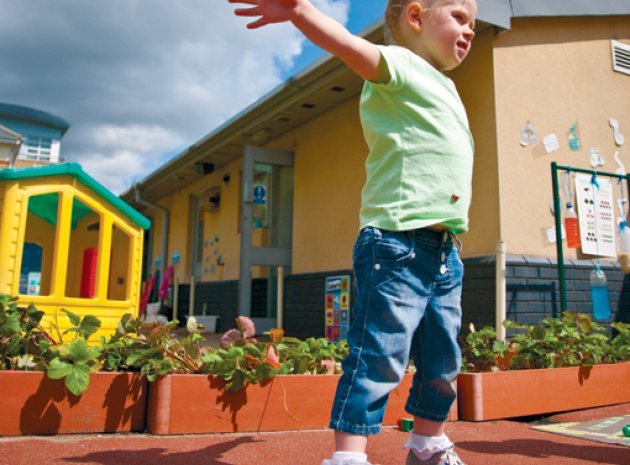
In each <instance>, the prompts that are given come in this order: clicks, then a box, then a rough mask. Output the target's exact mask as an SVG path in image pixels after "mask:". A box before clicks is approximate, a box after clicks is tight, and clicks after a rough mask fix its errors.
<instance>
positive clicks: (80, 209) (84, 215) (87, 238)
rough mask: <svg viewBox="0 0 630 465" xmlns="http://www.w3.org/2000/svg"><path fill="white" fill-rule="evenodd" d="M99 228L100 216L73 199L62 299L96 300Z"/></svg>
mask: <svg viewBox="0 0 630 465" xmlns="http://www.w3.org/2000/svg"><path fill="white" fill-rule="evenodd" d="M100 225H101V219H100V216H99V215H98V214H97V213H96V212H95V211H93V210H92V209H91V208H90V207H88V206H87V205H85V204H84V203H83V202H81V201H80V200H78V199H76V198H75V199H73V201H72V218H71V230H70V245H69V247H68V267H67V270H68V274H67V277H66V297H81V298H85V299H91V298H93V297H96V293H97V292H98V289H97V283H98V262H99V256H98V250H99V235H100V229H101V228H100Z"/></svg>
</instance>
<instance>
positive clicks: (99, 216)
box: [0, 163, 151, 335]
mask: <svg viewBox="0 0 630 465" xmlns="http://www.w3.org/2000/svg"><path fill="white" fill-rule="evenodd" d="M150 225H151V224H150V221H149V220H148V219H147V218H145V217H144V216H142V215H141V214H140V213H138V212H137V211H136V210H134V209H133V208H132V207H130V206H129V205H128V204H127V203H125V202H124V201H122V200H121V199H120V198H118V197H117V196H115V195H114V194H113V193H111V192H110V191H109V190H107V189H106V188H105V187H103V186H102V185H101V184H99V183H98V182H97V181H95V180H94V179H93V178H92V177H91V176H89V175H88V174H87V173H86V172H85V171H83V169H82V168H81V166H80V165H78V164H76V163H68V164H61V165H50V166H45V167H36V168H23V169H7V170H0V293H5V294H10V295H17V296H19V302H20V303H21V304H24V305H27V304H29V303H33V304H35V305H36V306H37V307H38V308H39V309H40V310H42V311H44V312H45V317H44V324H45V325H48V326H49V327H50V325H51V324H52V323H54V324H56V325H57V326H58V328H59V329H60V332H63V331H64V329H66V328H67V327H68V324H69V322H68V318H67V316H66V314H65V313H63V312H60V310H61V309H62V308H63V309H67V310H69V311H71V312H74V313H76V314H79V315H81V316H83V315H87V314H91V315H94V316H96V317H98V318H99V319H100V320H101V322H102V326H101V330H100V334H111V333H112V332H113V331H114V330H115V329H116V326H117V324H118V321H119V319H120V317H121V316H122V315H123V314H125V313H131V314H133V315H134V317H135V316H137V315H138V303H139V298H140V285H141V274H142V242H143V237H144V230H145V229H148V228H149V227H150ZM53 334H56V333H53ZM97 335H98V334H97Z"/></svg>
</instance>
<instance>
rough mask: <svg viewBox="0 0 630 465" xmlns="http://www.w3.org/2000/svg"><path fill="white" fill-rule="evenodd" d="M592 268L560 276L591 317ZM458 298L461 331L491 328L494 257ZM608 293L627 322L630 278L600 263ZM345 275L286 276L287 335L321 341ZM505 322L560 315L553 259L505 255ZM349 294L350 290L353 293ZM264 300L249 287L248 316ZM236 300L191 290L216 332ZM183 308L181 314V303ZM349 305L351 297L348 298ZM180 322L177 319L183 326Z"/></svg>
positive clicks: (581, 264)
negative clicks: (328, 303)
mask: <svg viewBox="0 0 630 465" xmlns="http://www.w3.org/2000/svg"><path fill="white" fill-rule="evenodd" d="M595 265H596V263H595V262H594V261H591V260H567V261H566V262H565V270H566V271H565V275H566V285H567V303H568V308H569V310H572V311H579V312H585V313H590V312H591V295H590V286H589V274H590V272H591V270H593V268H594V267H595ZM464 266H465V273H464V287H463V294H462V310H463V318H462V320H463V321H462V328H463V330H464V331H467V328H468V325H469V324H470V323H474V325H475V326H476V327H477V328H480V327H482V326H485V325H489V326H494V318H495V317H494V312H495V290H494V287H495V258H494V257H493V256H489V257H481V258H469V259H465V260H464ZM601 267H602V269H603V270H604V272H605V273H606V277H607V279H608V287H609V290H610V301H611V307H612V308H611V310H612V312H613V315H612V318H611V321H624V322H628V323H630V276H626V275H625V274H623V273H622V272H621V270H620V268H619V265H618V264H617V263H614V262H602V263H601ZM348 274H351V271H350V270H340V271H331V272H327V273H311V274H301V275H288V276H286V277H285V285H284V326H285V331H286V334H287V335H289V336H295V337H300V338H305V337H310V336H316V337H323V336H324V284H325V279H326V277H329V276H338V275H348ZM506 278H507V289H506V304H507V318H508V319H509V320H512V321H515V322H518V323H527V324H531V323H537V322H539V321H540V320H542V319H543V318H545V317H549V316H552V317H557V316H560V311H561V309H560V290H559V285H558V267H557V262H556V261H555V260H551V259H547V258H538V257H521V256H508V257H507V259H506ZM186 289H187V286H181V285H180V292H179V301H180V310H179V312H180V314H184V315H187V312H188V294H187V290H186ZM353 291H354V290H353ZM266 298H267V284H266V280H263V279H257V280H254V281H253V283H252V315H253V316H264V311H265V308H266ZM237 299H238V282H237V281H224V282H212V283H199V284H197V286H196V296H195V313H197V314H201V313H202V307H203V303H204V302H205V303H206V306H207V313H208V314H211V315H219V316H220V317H221V318H220V320H219V326H218V331H221V332H223V331H227V330H228V329H230V328H233V327H234V318H236V308H237ZM184 302H185V307H184V309H182V304H183V303H184ZM351 302H354V292H353V293H352V295H351ZM184 320H185V318H184V319H183V320H182V321H184Z"/></svg>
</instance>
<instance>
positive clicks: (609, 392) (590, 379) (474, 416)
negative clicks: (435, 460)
mask: <svg viewBox="0 0 630 465" xmlns="http://www.w3.org/2000/svg"><path fill="white" fill-rule="evenodd" d="M457 391H458V392H457V397H458V403H459V419H460V420H466V421H485V420H497V419H500V418H511V417H521V416H528V415H539V414H543V413H552V412H563V411H568V410H578V409H583V408H591V407H599V406H604V405H613V404H620V403H624V402H630V363H617V364H611V365H596V366H593V367H570V368H549V369H541V370H512V371H499V372H495V373H462V374H460V375H459V377H458V378H457Z"/></svg>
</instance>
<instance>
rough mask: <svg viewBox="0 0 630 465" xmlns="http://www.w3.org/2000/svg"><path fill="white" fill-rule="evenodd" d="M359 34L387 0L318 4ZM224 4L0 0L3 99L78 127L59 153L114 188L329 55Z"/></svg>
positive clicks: (288, 29)
mask: <svg viewBox="0 0 630 465" xmlns="http://www.w3.org/2000/svg"><path fill="white" fill-rule="evenodd" d="M311 1H312V2H313V3H314V4H315V5H316V6H317V7H318V8H320V9H321V10H322V11H324V12H325V13H327V14H329V15H330V16H332V17H334V18H335V19H337V20H338V21H340V22H341V23H343V24H344V25H346V27H347V28H348V29H349V30H351V31H352V32H360V31H362V30H364V29H365V28H366V27H368V26H369V25H371V24H373V23H374V22H375V21H377V20H379V19H380V18H381V17H382V13H383V10H384V8H385V4H386V0H311ZM234 8H236V6H235V5H233V4H229V3H228V2H227V0H177V1H174V0H106V1H96V0H54V1H52V0H0V12H1V13H0V16H1V17H2V27H1V28H0V56H1V57H2V67H1V68H0V102H4V103H12V104H18V105H24V106H28V107H33V108H36V109H38V110H43V111H47V112H50V113H52V114H54V115H56V116H59V117H61V118H63V119H64V120H66V121H67V122H68V123H70V125H71V126H70V129H69V130H68V132H67V133H66V135H65V136H64V138H63V140H62V143H61V151H62V154H61V155H62V158H63V159H64V161H67V162H78V163H80V164H81V165H82V166H83V169H85V170H86V171H87V172H88V173H89V174H90V175H91V176H93V177H94V178H96V179H97V180H98V181H99V182H101V183H102V184H103V185H104V186H105V187H107V188H109V189H110V190H112V191H113V192H114V193H116V194H120V193H121V192H123V191H125V190H127V189H128V188H129V187H130V186H131V185H132V184H133V183H134V182H138V181H140V180H142V179H143V178H144V177H145V176H147V175H148V174H149V173H151V172H152V171H153V170H155V169H156V168H158V167H159V166H160V165H162V164H163V163H164V162H166V161H167V160H169V159H170V158H172V157H174V156H176V155H178V154H179V153H181V152H182V151H183V150H184V149H185V148H186V147H188V146H190V145H192V144H194V143H195V142H196V141H198V140H199V139H201V138H203V137H204V136H205V135H207V134H208V133H210V132H212V131H213V130H214V129H216V128H217V127H218V126H220V125H221V124H222V123H224V122H225V121H226V120H227V119H229V118H231V117H232V116H234V115H236V114H238V113H239V112H241V111H242V110H243V109H244V108H245V107H247V106H248V105H250V104H251V103H253V102H255V101H256V100H258V99H259V98H260V97H262V96H263V95H265V94H266V93H267V92H269V91H270V90H272V89H273V88H275V87H277V86H278V85H280V84H281V83H282V82H283V81H284V80H286V79H287V78H289V77H291V76H293V75H295V74H296V73H298V72H299V71H300V70H302V69H304V68H305V67H307V66H309V65H310V64H312V63H313V62H314V61H315V60H317V59H319V58H320V57H321V56H322V55H323V51H321V50H320V49H318V48H317V47H315V46H314V45H312V44H310V43H309V42H308V41H306V39H305V38H304V37H303V36H302V35H301V34H300V33H299V31H297V30H295V29H294V28H293V27H292V26H291V25H290V24H286V23H285V24H276V25H271V26H267V27H265V28H262V29H258V30H255V31H252V30H247V29H246V23H247V22H249V21H248V19H247V18H238V17H236V16H235V15H234V14H233V13H232V12H233V10H234Z"/></svg>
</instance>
